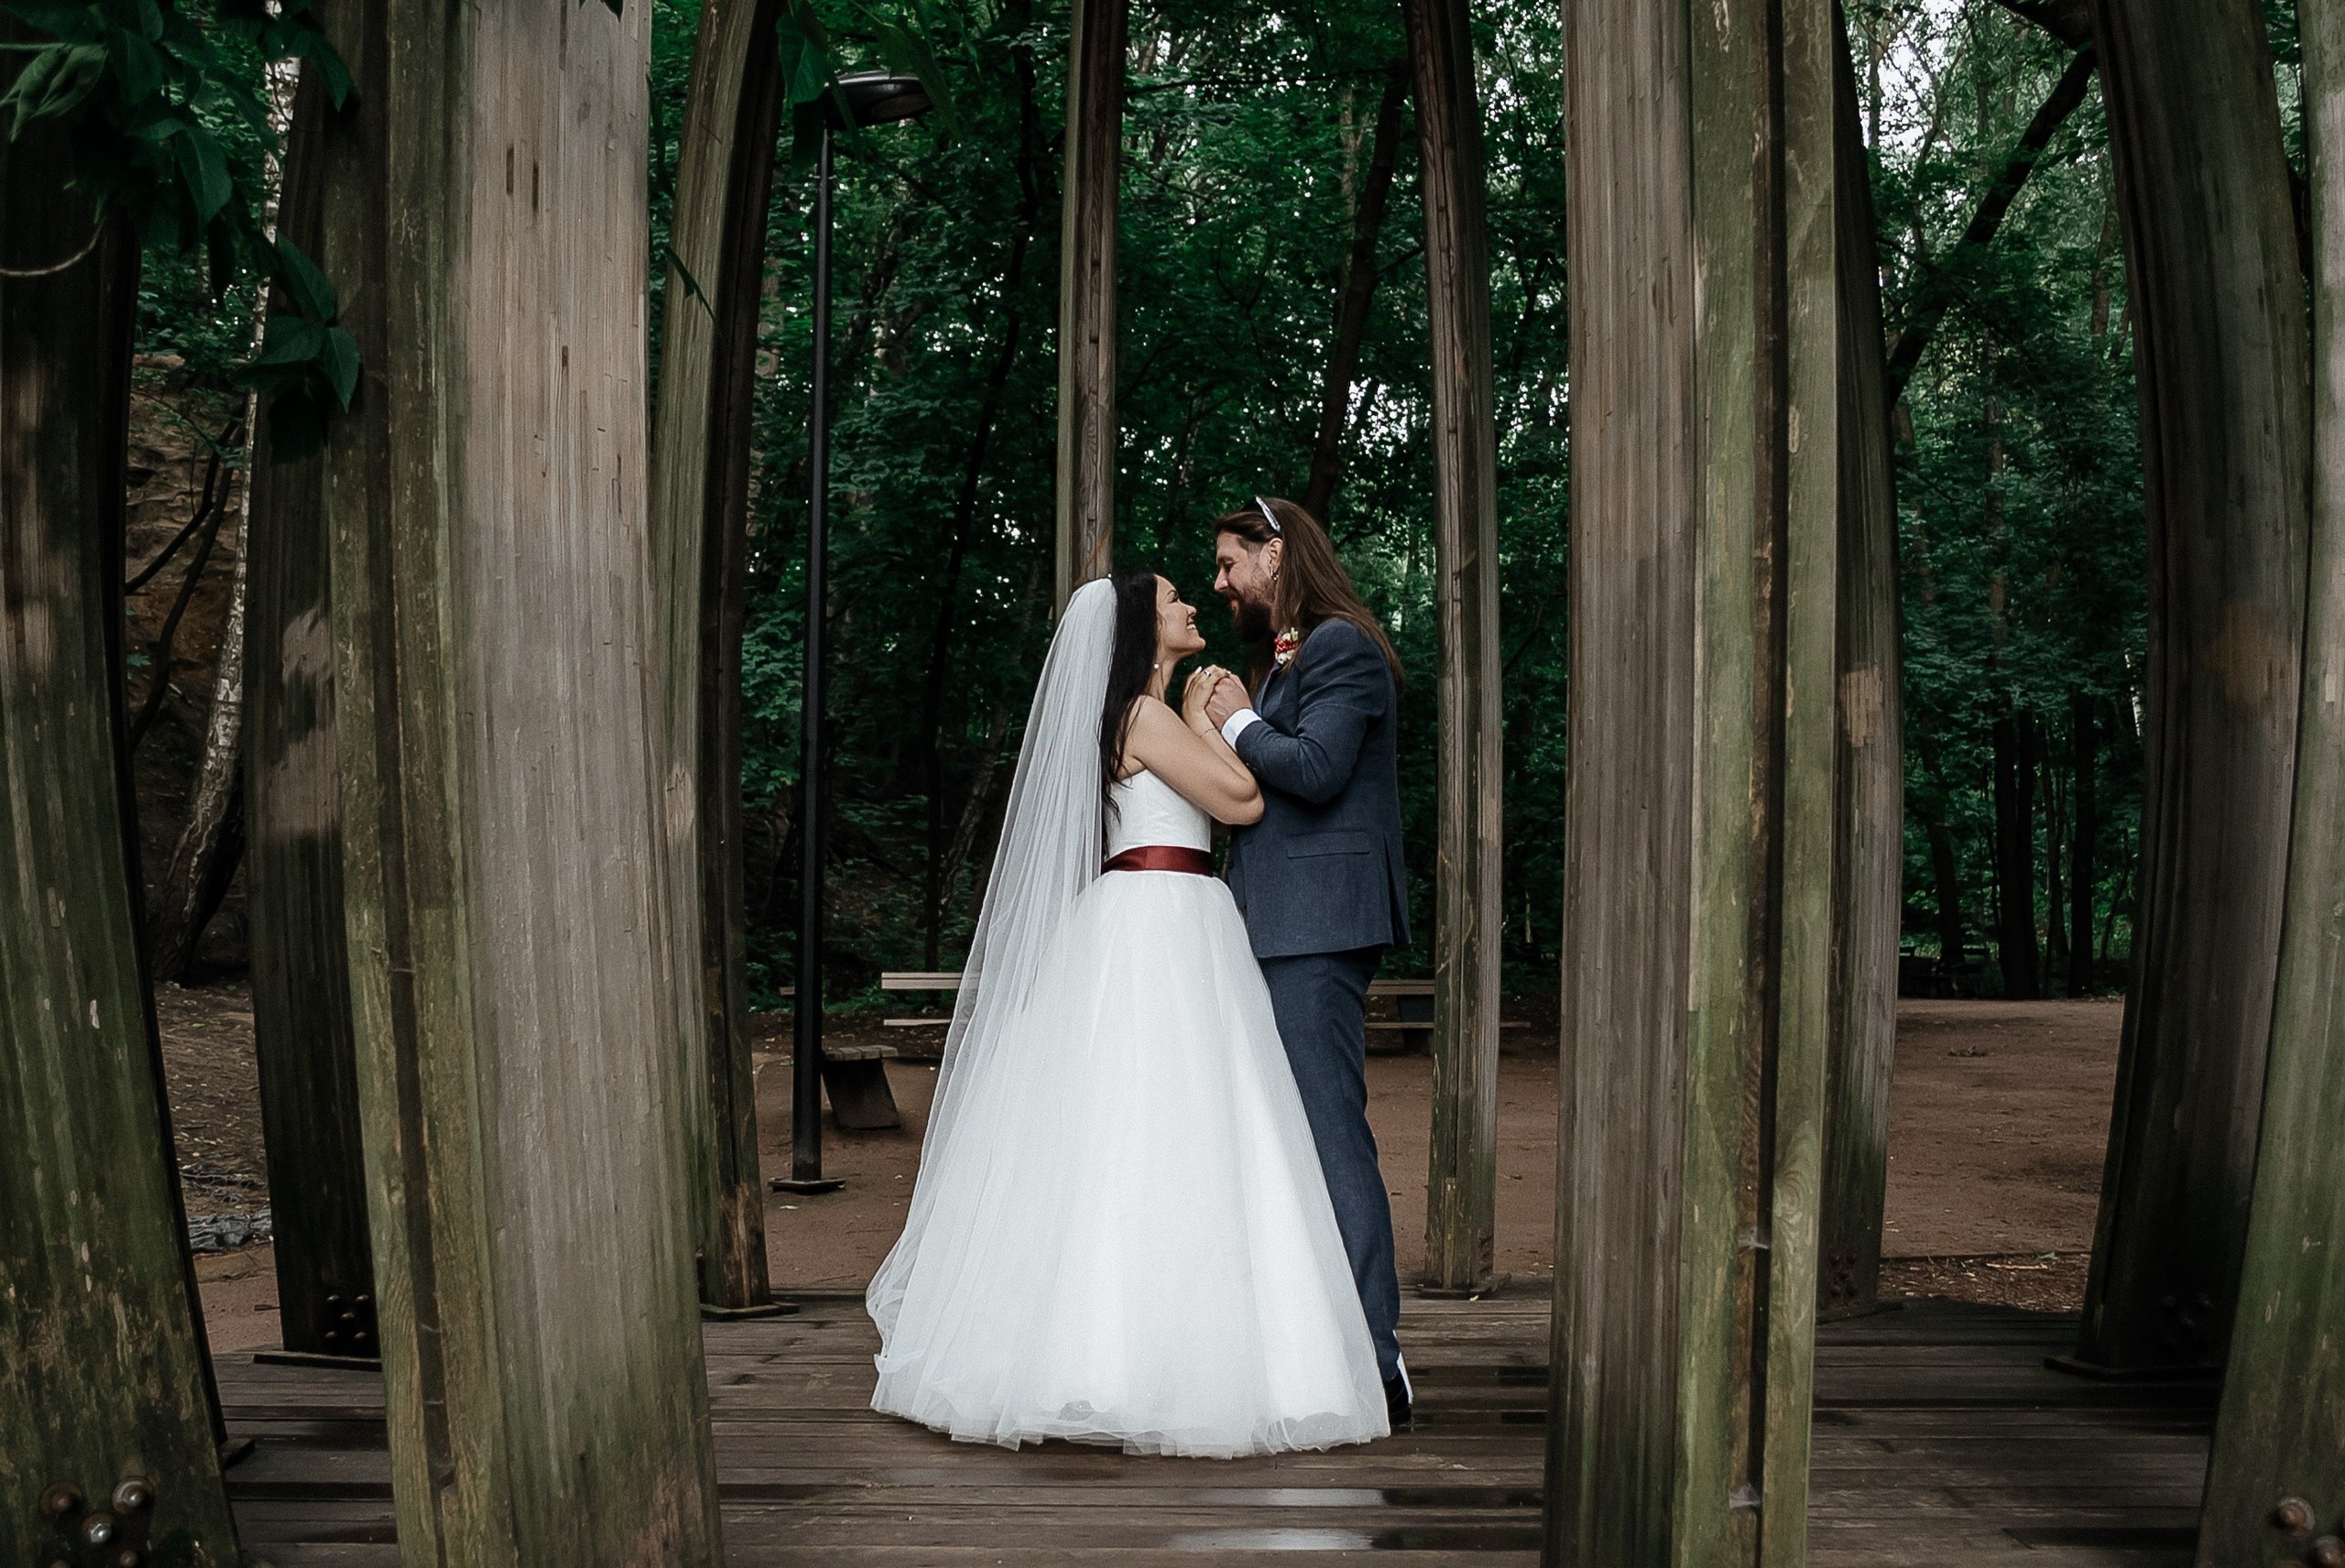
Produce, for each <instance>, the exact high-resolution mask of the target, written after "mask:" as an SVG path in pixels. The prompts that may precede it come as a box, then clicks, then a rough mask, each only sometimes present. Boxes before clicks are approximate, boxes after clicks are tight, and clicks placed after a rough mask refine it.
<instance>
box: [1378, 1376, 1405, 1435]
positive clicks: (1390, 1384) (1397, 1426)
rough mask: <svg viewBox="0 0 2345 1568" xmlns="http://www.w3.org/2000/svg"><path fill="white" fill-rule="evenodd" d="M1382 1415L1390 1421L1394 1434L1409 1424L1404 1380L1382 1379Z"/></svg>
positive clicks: (1397, 1378)
mask: <svg viewBox="0 0 2345 1568" xmlns="http://www.w3.org/2000/svg"><path fill="white" fill-rule="evenodd" d="M1384 1413H1385V1415H1386V1416H1387V1417H1389V1418H1390V1419H1391V1424H1392V1430H1393V1431H1394V1432H1398V1431H1400V1430H1401V1429H1402V1427H1404V1426H1406V1425H1408V1424H1409V1415H1410V1405H1409V1385H1408V1383H1407V1382H1406V1381H1405V1380H1403V1379H1402V1378H1399V1377H1387V1378H1386V1379H1384Z"/></svg>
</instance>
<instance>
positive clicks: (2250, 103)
mask: <svg viewBox="0 0 2345 1568" xmlns="http://www.w3.org/2000/svg"><path fill="white" fill-rule="evenodd" d="M2093 12H2094V16H2095V19H2096V21H2097V23H2098V26H2099V28H2100V50H2101V93H2102V97H2103V100H2104V102H2105V103H2107V105H2108V111H2109V132H2110V136H2109V144H2110V155H2111V157H2112V158H2113V159H2114V161H2115V165H2116V175H2117V207H2118V213H2119V217H2120V220H2121V227H2122V230H2123V235H2124V244H2125V265H2126V277H2127V287H2128V289H2129V290H2130V298H2131V299H2132V311H2133V321H2134V322H2135V326H2136V332H2135V336H2134V343H2135V347H2134V357H2135V360H2136V363H2137V365H2138V367H2139V374H2138V376H2137V381H2138V383H2139V386H2140V393H2141V400H2142V452H2143V467H2144V473H2143V501H2144V503H2145V507H2146V510H2147V512H2148V515H2149V529H2150V549H2149V561H2150V592H2149V604H2150V641H2149V682H2148V688H2149V689H2148V726H2147V734H2146V736H2145V739H2144V746H2145V753H2144V756H2143V800H2142V867H2141V875H2140V879H2139V883H2138V886H2139V887H2140V888H2141V900H2140V910H2139V913H2138V915H2137V917H2136V920H2135V924H2134V928H2133V970H2134V974H2133V982H2132V987H2131V989H2130V990H2129V992H2128V994H2127V996H2126V1001H2125V1025H2124V1036H2123V1044H2122V1047H2121V1053H2120V1056H2119V1062H2118V1079H2117V1102H2116V1108H2115V1112H2114V1114H2113V1116H2112V1117H2111V1119H2110V1133H2109V1159H2108V1163H2107V1166H2106V1168H2105V1171H2104V1174H2103V1177H2102V1183H2101V1197H2100V1225H2099V1234H2098V1236H2097V1237H2096V1239H2095V1243H2094V1247H2093V1263H2092V1275H2091V1281H2090V1284H2089V1287H2088V1290H2087V1293H2086V1297H2085V1321H2084V1332H2083V1334H2082V1336H2081V1339H2080V1342H2079V1345H2078V1360H2079V1361H2080V1362H2082V1363H2084V1364H2086V1365H2088V1366H2091V1367H2108V1368H2119V1369H2122V1368H2133V1367H2161V1366H2188V1365H2220V1363H2221V1362H2222V1359H2223V1356H2224V1350H2225V1347H2226V1345H2228V1344H2229V1342H2230V1325H2231V1313H2232V1309H2233V1306H2234V1304H2235V1302H2236V1301H2237V1298H2238V1294H2239V1280H2240V1258H2241V1243H2242V1239H2243V1237H2244V1236H2245V1235H2246V1230H2247V1213H2248V1192H2249V1185H2250V1182H2251V1181H2252V1177H2253V1173H2254V1169H2255V1149H2256V1136H2257V1127H2258V1124H2259V1121H2260V1119H2261V1114H2262V1105H2263V1081H2264V1053H2265V1044H2266V1040H2267V1039H2268V1037H2269V1035H2270V1032H2271V1028H2272V1000H2273V982H2274V972H2275V964H2276V959H2275V954H2277V953H2278V952H2279V947H2280V913H2281V907H2282V897H2283V888H2284V886H2285V881H2286V877H2287V855H2288V802H2289V799H2290V794H2291V791H2292V789H2293V779H2294V777H2295V757H2296V707H2297V685H2298V681H2297V676H2298V670H2299V665H2300V657H2301V650H2302V640H2303V629H2304V598H2305V575H2304V574H2305V540H2306V528H2307V517H2308V512H2307V476H2308V474H2309V472H2310V467H2309V464H2310V449H2309V445H2308V441H2309V435H2308V430H2307V424H2308V419H2309V415H2308V391H2307V386H2308V376H2309V374H2310V372H2309V368H2308V353H2309V351H2308V348H2307V329H2306V324H2305V309H2304V275H2303V271H2302V266H2301V263H2300V261H2299V258H2298V250H2297V244H2296V227H2295V223H2294V222H2293V220H2292V215H2291V213H2292V208H2291V203H2290V198H2289V193H2288V168H2287V160H2286V158H2285V156H2284V154H2283V152H2282V147H2281V137H2280V114H2279V106H2278V103H2277V100H2276V97H2275V95H2274V90H2273V82H2272V62H2271V55H2270V50H2269V48H2268V46H2267V45H2266V43H2265V40H2264V33H2263V10H2262V8H2261V7H2260V6H2258V5H2255V4H2254V3H2253V0H2220V3H2216V4H2203V5H2202V4H2185V3H2181V0H2143V3H2141V4H2124V5H2117V4H2108V3H2106V0H2095V4H2094V6H2093Z"/></svg>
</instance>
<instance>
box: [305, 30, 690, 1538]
mask: <svg viewBox="0 0 2345 1568" xmlns="http://www.w3.org/2000/svg"><path fill="white" fill-rule="evenodd" d="M332 20H333V24H334V32H335V38H336V42H337V43H338V44H339V46H340V47H341V49H342V50H343V53H344V57H345V58H346V59H349V60H352V61H353V63H354V67H355V69H356V71H357V73H358V79H359V87H358V94H357V97H356V99H355V100H354V109H353V110H352V111H351V112H350V113H349V114H345V115H344V116H342V117H341V122H340V123H339V124H338V125H337V127H336V128H337V135H336V136H335V137H334V138H333V141H332V142H331V143H330V146H331V147H332V149H333V157H332V158H331V159H330V167H329V169H328V171H327V183H326V192H325V197H326V200H325V212H326V215H327V216H326V221H327V228H326V233H325V236H324V241H325V243H324V250H325V259H326V264H327V267H328V269H329V271H330V272H332V273H333V275H334V276H335V277H336V278H338V279H344V280H346V281H344V299H345V300H346V301H348V302H349V310H348V311H347V314H348V315H349V317H350V318H351V320H350V325H351V327H352V330H353V331H354V332H355V333H356V334H357V335H358V337H359V340H360V343H361V345H362V351H363V353H364V355H365V365H366V379H365V384H364V386H363V387H362V388H361V390H360V393H359V403H358V407H357V408H356V409H355V411H354V413H353V414H352V415H351V416H350V417H349V418H347V419H343V420H340V421H338V422H337V423H336V425H335V427H334V429H333V432H332V434H331V436H330V438H329V441H328V448H327V452H326V454H325V464H326V470H327V478H326V495H327V508H328V515H329V518H330V526H331V530H332V541H333V544H332V550H333V619H334V639H333V640H334V654H335V666H334V697H335V723H336V729H337V733H338V738H339V742H340V746H339V759H340V766H341V779H342V802H343V846H344V880H345V885H346V890H347V909H348V933H349V941H350V947H351V951H352V953H353V974H352V990H353V996H354V1014H355V1018H356V1038H357V1048H358V1049H357V1056H358V1081H359V1105H360V1111H361V1116H362V1120H363V1122H364V1125H365V1156H366V1166H367V1172H368V1176H369V1185H370V1189H371V1193H370V1195H371V1198H372V1208H371V1211H370V1219H371V1221H372V1226H373V1233H374V1242H375V1261H376V1279H378V1280H379V1281H380V1283H381V1291H380V1294H381V1298H382V1312H381V1320H382V1345H383V1371H384V1383H385V1388H386V1404H387V1414H388V1422H389V1447H390V1462H391V1463H390V1468H391V1484H392V1497H393V1506H394V1514H395V1517H396V1519H397V1523H398V1537H399V1546H400V1552H401V1555H402V1561H404V1562H406V1563H409V1564H413V1565H415V1568H424V1565H426V1564H440V1563H500V1564H510V1565H514V1568H553V1565H556V1564H561V1565H564V1568H567V1565H569V1564H575V1563H596V1564H608V1565H612V1568H651V1565H654V1564H658V1565H661V1568H671V1565H674V1568H709V1565H713V1564H714V1563H717V1562H718V1561H720V1559H721V1556H722V1552H721V1550H720V1547H719V1545H718V1540H717V1534H718V1531H717V1514H716V1495H715V1485H714V1470H713V1465H712V1462H711V1453H710V1443H709V1433H708V1419H707V1390H706V1385H705V1380H704V1379H705V1369H704V1364H703V1358H702V1354H701V1341H700V1327H699V1317H698V1312H697V1307H696V1303H695V1301H694V1295H695V1292H694V1289H693V1263H692V1251H693V1236H692V1172H691V1171H690V1169H689V1166H688V1161H687V1149H686V1130H685V1129H686V1127H687V1126H688V1125H689V1122H690V1120H691V1116H692V1112H691V1111H690V1109H689V1106H690V1105H691V1103H692V1101H693V1097H695V1096H697V1095H698V1094H700V1093H701V1092H702V1090H701V1085H700V1084H698V1083H692V1082H689V1081H688V1074H687V1068H686V1063H685V1062H683V1060H682V1057H681V1055H680V1054H679V1053H678V1052H677V1051H676V1050H675V1049H674V1037H675V1029H676V1020H677V1018H678V1017H679V1016H680V1013H681V1002H680V999H679V996H678V995H677V992H678V989H679V987H680V985H682V977H680V976H679V975H676V974H675V972H674V953H675V945H674V942H673V939H672V932H671V910H670V903H671V897H672V894H671V887H672V884H671V880H670V877H669V875H668V869H667V866H666V856H667V835H666V832H665V826H664V819H665V811H666V807H665V801H664V800H663V786H664V783H665V761H664V757H663V756H662V752H661V746H660V729H659V725H658V722H657V721H658V703H659V701H660V680H659V677H658V671H657V668H656V664H655V660H656V658H657V649H658V648H659V644H660V637H659V634H658V626H657V616H658V613H659V609H658V605H657V604H656V602H655V595H654V593H653V588H652V584H653V582H654V576H655V574H654V569H653V563H652V558H651V546H650V542H649V537H648V527H647V524H648V512H649V503H648V494H647V488H646V476H645V464H644V462H643V453H644V451H645V449H646V447H647V445H648V436H649V430H647V423H648V421H647V418H646V407H645V378H646V365H645V332H644V321H643V314H642V312H643V308H644V299H645V294H646V288H645V284H646V267H647V259H648V253H649V234H648V223H647V217H646V189H645V184H646V171H645V159H644V146H645V131H646V123H647V117H648V105H647V102H646V72H647V66H648V49H647V40H648V36H649V25H650V24H649V11H648V9H647V8H645V7H640V6H635V5H629V6H627V7H626V8H625V14H624V15H623V16H615V15H613V14H612V12H611V11H610V10H608V9H607V8H605V7H603V6H600V5H585V6H581V5H575V4H573V0H513V3H511V4H506V5H491V6H447V5H441V4H439V3H438V0H364V3H363V4H353V5H349V6H347V7H345V8H344V9H342V10H341V11H339V12H337V13H335V14H334V15H333V18H332Z"/></svg>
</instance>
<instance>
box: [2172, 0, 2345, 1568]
mask: <svg viewBox="0 0 2345 1568" xmlns="http://www.w3.org/2000/svg"><path fill="white" fill-rule="evenodd" d="M2297 17H2298V22H2299V26H2300V27H2302V30H2303V39H2304V71H2305V78H2304V91H2305V127H2306V130H2307V133H2308V134H2309V136H2310V141H2311V158H2310V167H2311V178H2310V186H2311V191H2310V194H2311V198H2312V247H2313V279H2312V458H2313V465H2312V497H2311V498H2312V511H2311V552H2310V566H2311V583H2312V592H2311V593H2310V594H2309V596H2308V597H2307V601H2306V626H2305V661H2304V684H2303V688H2302V690H2303V708H2302V712H2301V714H2300V716H2299V719H2298V723H2297V730H2296V736H2297V740H2296V816H2295V821H2296V831H2295V833H2293V834H2292V835H2291V837H2290V839H2289V852H2288V884H2287V897H2286V903H2285V906H2284V914H2283V918H2282V923H2281V929H2280V967H2279V978H2278V996H2277V999H2276V1002H2275V1005H2274V1007H2273V1010H2272V1040H2271V1059H2270V1070H2269V1072H2268V1073H2267V1075H2266V1078H2265V1090H2264V1096H2263V1137H2262V1144H2261V1149H2260V1152H2259V1154H2258V1155H2257V1158H2256V1164H2255V1191H2254V1201H2253V1204H2252V1209H2251V1214H2250V1219H2249V1224H2248V1233H2247V1248H2246V1257H2245V1259H2244V1268H2243V1269H2242V1276H2241V1285H2240V1295H2239V1314H2238V1324H2237V1326H2236V1327H2235V1328H2234V1329H2233V1330H2232V1334H2231V1349H2230V1372H2229V1375H2228V1376H2227V1377H2225V1379H2224V1383H2223V1406H2222V1414H2221V1416H2220V1419H2219V1420H2218V1421H2217V1423H2216V1427H2215V1452H2214V1463H2213V1465H2211V1466H2210V1468H2209V1472H2208V1477H2207V1508H2206V1516H2205V1519H2204V1521H2203V1522H2202V1524H2201V1526H2200V1529H2199V1534H2198V1562H2199V1563H2200V1564H2201V1568H2230V1564H2232V1563H2272V1562H2295V1561H2299V1560H2309V1561H2312V1562H2316V1563H2318V1562H2321V1561H2324V1559H2323V1558H2322V1557H2320V1556H2318V1555H2309V1554H2307V1551H2306V1549H2307V1547H2309V1546H2311V1545H2312V1544H2313V1543H2314V1542H2316V1541H2319V1540H2320V1539H2321V1538H2323V1537H2328V1538H2330V1539H2331V1540H2332V1541H2336V1542H2338V1543H2339V1544H2338V1545H2336V1546H2333V1547H2332V1548H2331V1549H2330V1551H2331V1552H2332V1553H2334V1552H2345V1443H2340V1441H2339V1436H2338V1429H2337V1421H2338V1411H2339V1410H2340V1409H2345V1360H2340V1356H2339V1340H2338V1335H2339V1325H2340V1323H2345V1182H2340V1181H2339V1180H2338V1157H2337V1148H2338V1131H2339V1128H2340V1127H2345V903H2340V897H2339V891H2340V888H2345V834H2340V833H2339V832H2338V824H2339V823H2340V822H2345V321H2340V318H2339V311H2340V308H2345V147H2340V145H2339V137H2340V136H2345V7H2340V5H2338V4H2337V0H2305V3H2304V4H2303V5H2301V6H2300V7H2299V8H2298V11H2297ZM2329 1560H2332V1561H2333V1560H2334V1557H2333V1556H2332V1557H2331V1558H2330V1559H2329Z"/></svg>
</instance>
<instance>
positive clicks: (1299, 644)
mask: <svg viewBox="0 0 2345 1568" xmlns="http://www.w3.org/2000/svg"><path fill="white" fill-rule="evenodd" d="M1302 648H1303V634H1302V633H1301V632H1299V631H1296V630H1295V629H1294V628H1293V627H1292V626H1289V627H1287V629H1286V630H1284V631H1282V632H1281V633H1279V635H1278V636H1277V637H1272V638H1271V661H1272V662H1273V663H1276V664H1278V665H1280V666H1281V667H1284V666H1285V665H1286V664H1288V663H1289V662H1291V661H1292V659H1293V658H1294V656H1295V654H1296V653H1298V652H1299V651H1301V649H1302Z"/></svg>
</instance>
